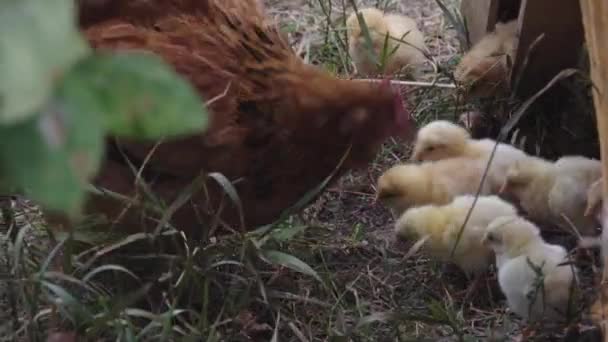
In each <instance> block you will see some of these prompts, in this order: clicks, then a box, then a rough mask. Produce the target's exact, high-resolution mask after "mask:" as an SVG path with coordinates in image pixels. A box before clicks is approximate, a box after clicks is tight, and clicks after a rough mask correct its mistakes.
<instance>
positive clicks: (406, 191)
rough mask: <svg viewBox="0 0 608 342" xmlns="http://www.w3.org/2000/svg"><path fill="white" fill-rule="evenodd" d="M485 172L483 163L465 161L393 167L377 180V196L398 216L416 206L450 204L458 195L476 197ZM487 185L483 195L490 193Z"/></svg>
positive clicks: (460, 159)
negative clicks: (472, 195) (473, 195)
mask: <svg viewBox="0 0 608 342" xmlns="http://www.w3.org/2000/svg"><path fill="white" fill-rule="evenodd" d="M484 169H485V163H484V162H483V161H481V160H470V159H466V158H450V159H444V160H439V161H433V162H424V163H420V164H402V165H398V166H393V167H392V168H390V169H388V170H387V171H386V172H384V173H383V174H382V175H381V176H380V177H379V178H378V184H377V193H376V196H377V199H378V200H379V201H381V202H382V203H383V204H384V205H386V206H388V207H389V208H391V209H392V210H393V212H394V213H395V214H396V215H401V214H402V213H403V212H404V211H406V210H407V209H409V208H410V207H413V206H420V205H425V204H438V205H440V204H447V203H449V202H451V201H452V200H453V199H454V197H456V196H458V195H465V194H475V193H476V192H477V189H478V188H479V184H480V182H481V178H482V175H483V172H484ZM485 183H486V184H487V182H485ZM486 184H484V186H483V187H482V189H481V192H480V194H481V195H489V194H490V188H489V187H488V186H487V185H486Z"/></svg>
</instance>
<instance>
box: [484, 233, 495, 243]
mask: <svg viewBox="0 0 608 342" xmlns="http://www.w3.org/2000/svg"><path fill="white" fill-rule="evenodd" d="M486 239H487V240H488V241H489V242H496V237H495V236H494V234H488V236H487V237H486Z"/></svg>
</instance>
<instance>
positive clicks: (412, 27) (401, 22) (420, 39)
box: [346, 8, 427, 75]
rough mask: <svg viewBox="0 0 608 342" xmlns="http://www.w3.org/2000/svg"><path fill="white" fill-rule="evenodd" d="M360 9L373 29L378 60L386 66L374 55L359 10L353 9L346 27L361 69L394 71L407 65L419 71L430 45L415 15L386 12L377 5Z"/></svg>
mask: <svg viewBox="0 0 608 342" xmlns="http://www.w3.org/2000/svg"><path fill="white" fill-rule="evenodd" d="M359 13H360V14H361V15H362V16H363V19H364V21H365V24H366V25H367V28H368V30H369V34H370V38H371V41H372V49H373V51H374V53H375V56H376V58H377V59H378V62H381V61H384V70H379V69H378V65H377V64H376V63H374V60H373V58H371V56H370V54H372V51H370V49H369V47H368V44H367V41H366V37H365V34H364V33H363V31H362V29H361V26H360V24H359V20H358V18H357V14H356V13H353V14H351V15H350V16H349V17H348V19H347V20H346V30H347V33H348V42H349V44H348V46H349V53H350V55H351V57H352V59H353V62H354V63H355V67H356V68H357V72H358V73H360V74H366V75H370V74H377V73H378V71H381V72H383V73H386V74H394V73H396V72H398V71H399V70H401V69H402V68H404V67H409V69H410V70H413V71H415V69H416V68H417V67H419V66H420V65H421V64H423V63H424V62H425V60H426V57H425V55H424V54H425V53H426V52H427V48H426V45H425V43H424V36H423V34H422V32H420V30H419V29H418V26H417V25H416V22H415V21H414V20H413V19H411V18H408V17H406V16H403V15H398V14H384V13H382V11H380V10H378V9H376V8H365V9H361V10H359ZM387 34H388V35H389V38H388V41H387V39H386V36H387ZM395 39H397V40H395ZM385 45H386V47H385ZM383 51H385V52H383ZM383 56H384V57H385V58H383Z"/></svg>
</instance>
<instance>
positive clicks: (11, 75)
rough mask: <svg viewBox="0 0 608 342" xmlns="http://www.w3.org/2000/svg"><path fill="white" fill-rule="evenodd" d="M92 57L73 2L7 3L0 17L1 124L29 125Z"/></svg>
mask: <svg viewBox="0 0 608 342" xmlns="http://www.w3.org/2000/svg"><path fill="white" fill-rule="evenodd" d="M88 53H89V48H88V46H87V44H86V42H85V41H84V39H83V38H82V37H81V36H80V33H79V32H78V30H77V28H76V23H75V6H74V1H73V0H4V1H3V2H2V10H1V11H0V75H2V78H1V79H0V124H13V123H17V122H23V120H25V119H27V118H30V117H31V116H32V115H33V114H34V113H35V112H36V111H37V110H39V109H40V108H41V107H42V105H43V104H45V103H46V102H47V101H48V99H49V98H50V97H51V95H52V94H53V89H54V87H55V83H56V82H57V81H58V80H60V79H61V75H62V74H63V73H64V71H66V70H68V69H69V68H70V67H71V66H72V65H73V64H74V63H76V62H77V61H78V60H79V59H81V58H82V57H84V56H86V55H87V54H88Z"/></svg>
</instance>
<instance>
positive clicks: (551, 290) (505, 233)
mask: <svg viewBox="0 0 608 342" xmlns="http://www.w3.org/2000/svg"><path fill="white" fill-rule="evenodd" d="M483 242H484V244H485V245H487V246H489V247H490V248H492V249H493V250H494V252H495V253H496V264H497V267H498V283H499V285H500V288H501V290H502V292H503V293H504V294H505V296H506V297H507V302H508V304H509V307H510V308H511V310H513V312H515V313H516V314H518V315H519V316H521V317H523V318H525V319H530V320H538V319H542V318H543V317H547V318H550V319H560V318H564V317H566V316H565V315H566V311H567V308H568V303H569V300H570V295H571V293H572V288H571V286H572V282H573V280H574V279H575V277H576V273H577V271H576V270H575V271H573V266H572V265H567V264H566V265H560V264H561V263H564V262H566V261H567V253H566V250H565V249H564V248H563V247H562V246H559V245H553V244H549V243H547V242H545V241H544V240H543V238H542V237H541V236H540V232H539V229H538V227H536V226H535V225H534V224H533V223H531V222H530V221H527V220H525V219H523V218H521V217H515V218H514V217H497V218H496V219H495V220H494V221H492V222H491V223H490V224H489V225H488V227H487V229H486V233H485V236H484V238H483Z"/></svg>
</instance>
